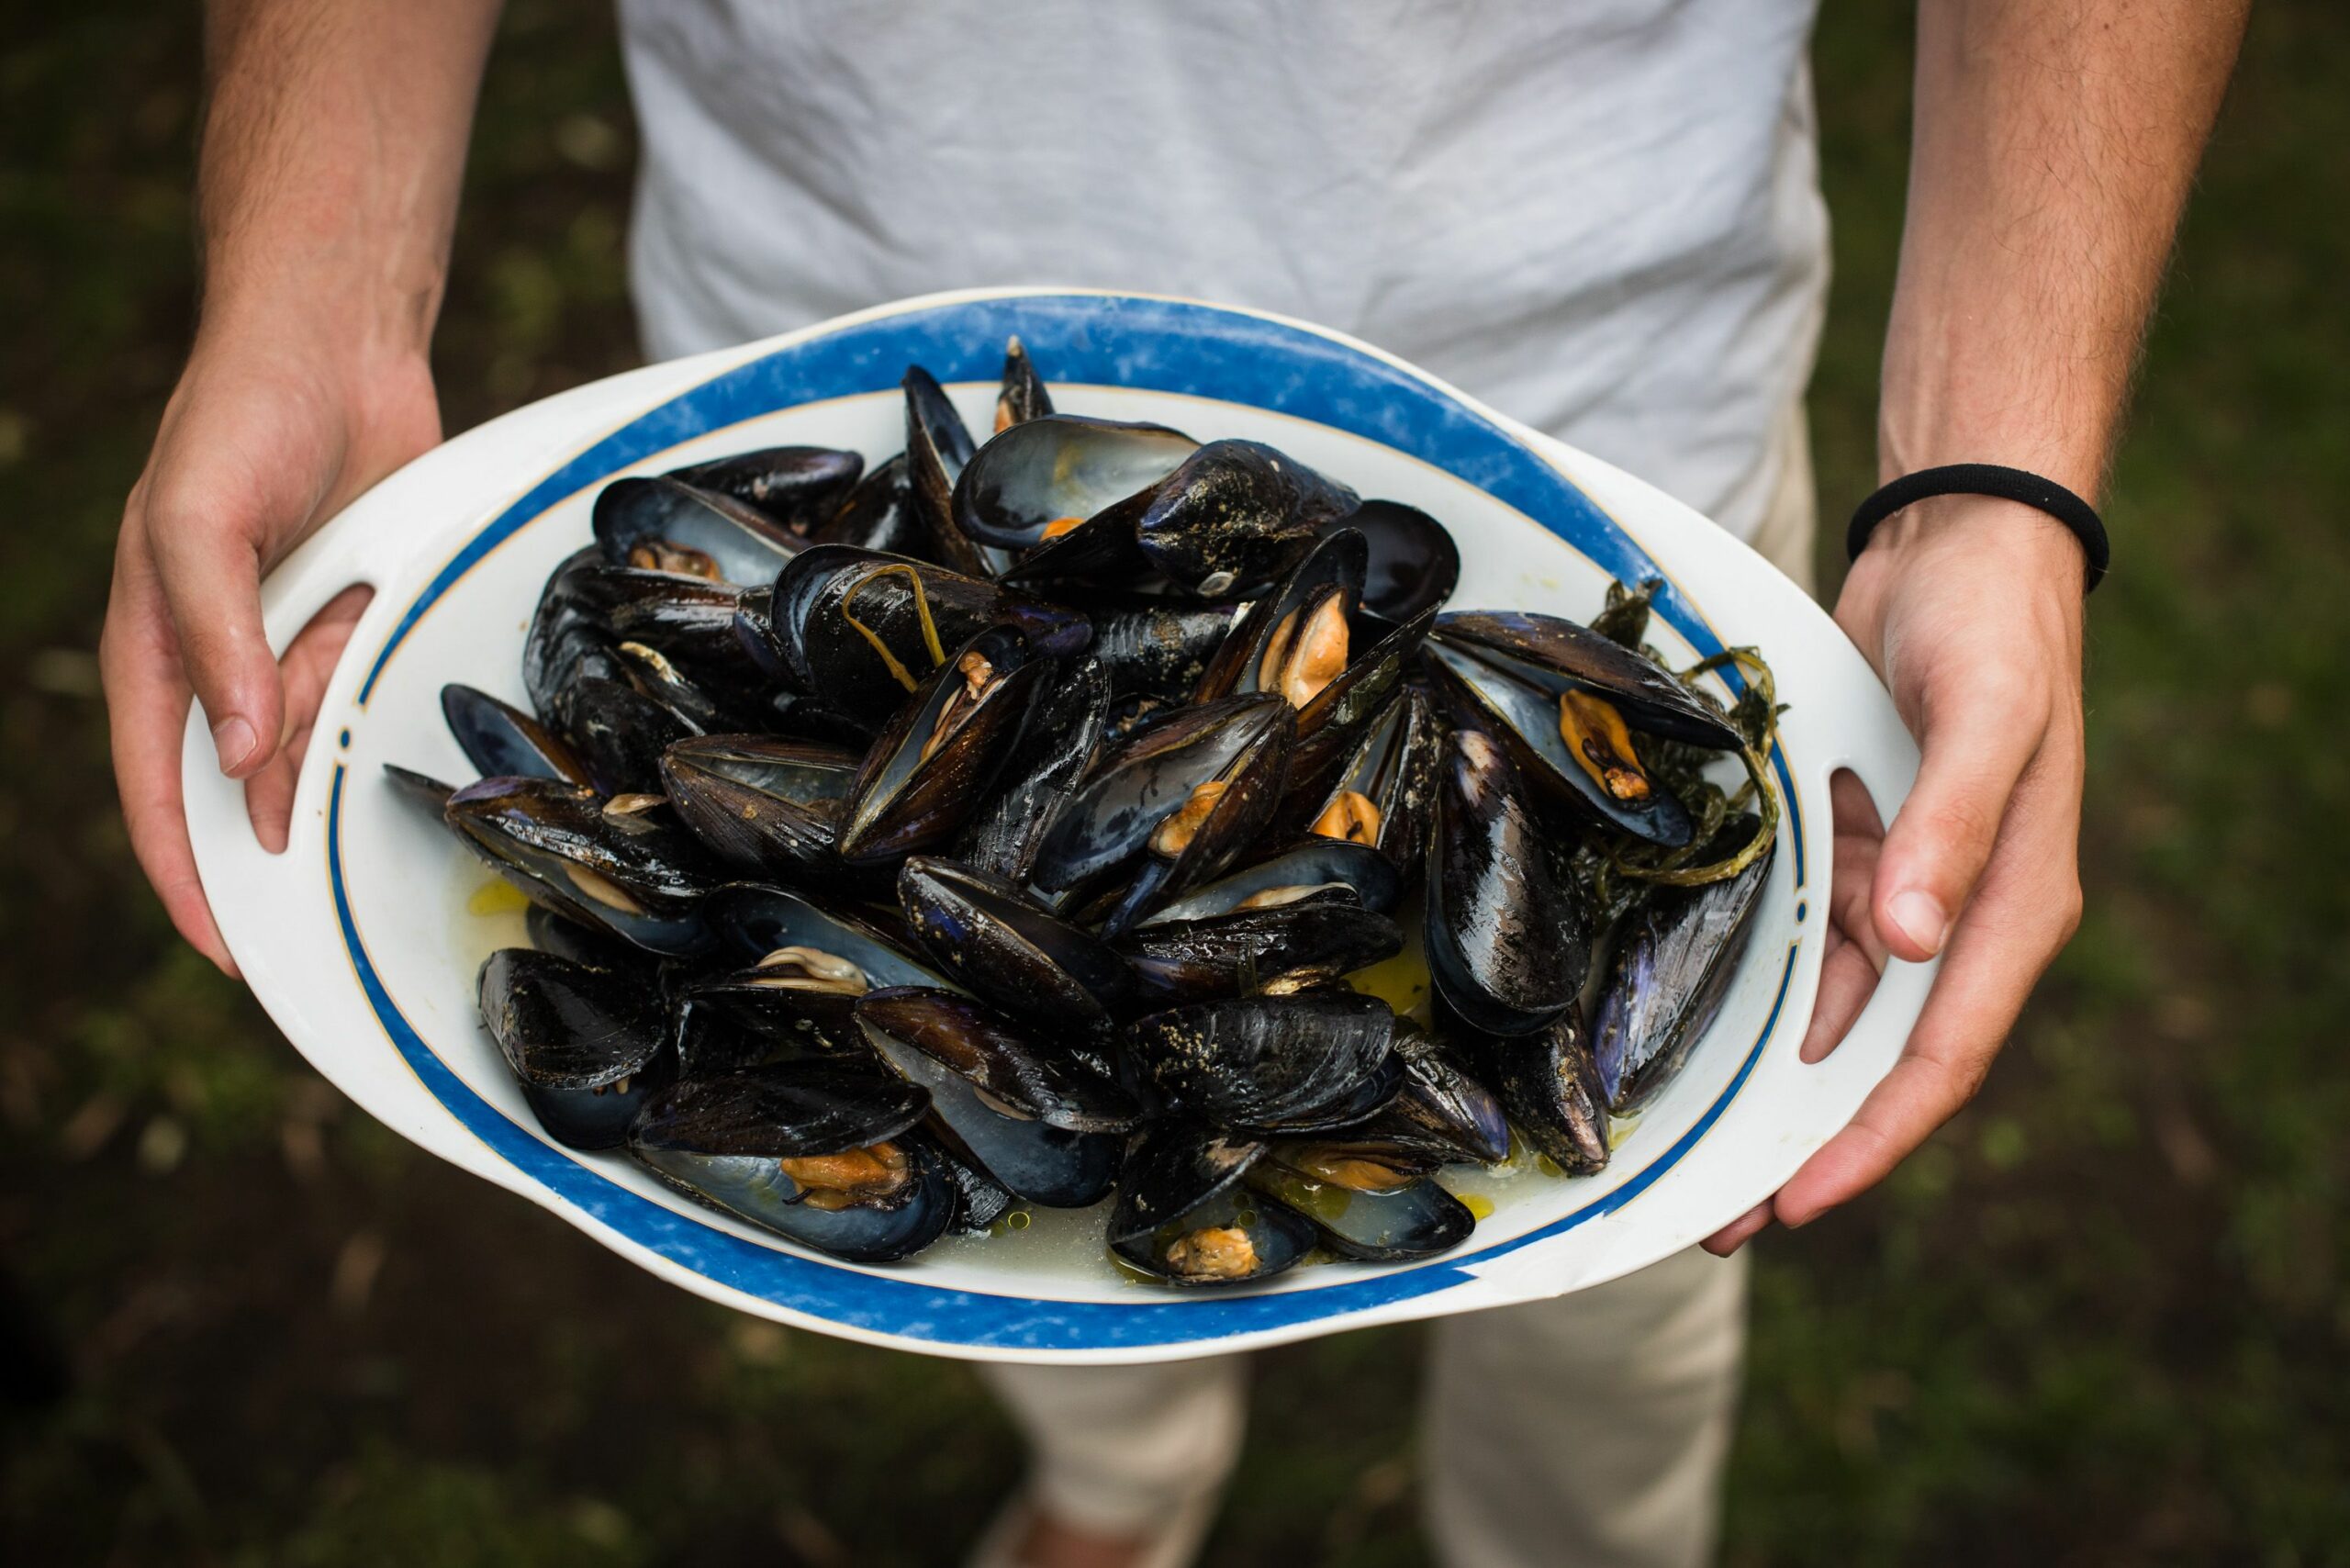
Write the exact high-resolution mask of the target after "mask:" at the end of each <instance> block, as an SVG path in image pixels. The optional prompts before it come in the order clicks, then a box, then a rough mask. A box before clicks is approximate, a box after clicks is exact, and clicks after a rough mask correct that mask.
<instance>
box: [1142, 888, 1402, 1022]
mask: <svg viewBox="0 0 2350 1568" xmlns="http://www.w3.org/2000/svg"><path fill="white" fill-rule="evenodd" d="M1403 946H1404V934H1403V933H1402V932H1401V931H1400V930H1398V929H1397V928H1396V925H1395V923H1394V922H1393V921H1392V920H1389V919H1388V918H1387V917H1386V916H1384V915H1380V914H1373V913H1371V912H1370V911H1369V910H1367V909H1365V908H1363V907H1362V905H1361V904H1360V903H1358V902H1355V900H1354V898H1353V896H1352V895H1351V894H1348V893H1346V892H1341V891H1338V890H1332V889H1324V890H1319V891H1315V892H1313V893H1310V894H1308V895H1306V896H1305V897H1304V898H1303V899H1301V900H1300V901H1298V902H1286V903H1281V904H1278V905H1275V906H1273V907H1271V908H1265V909H1244V910H1237V911H1234V912H1232V913H1226V914H1220V915H1213V916H1209V917H1207V918H1204V919H1200V920H1178V921H1168V922H1160V921H1157V920H1153V921H1150V922H1147V923H1145V924H1141V925H1138V926H1136V928H1135V929H1134V930H1132V931H1130V932H1128V933H1127V934H1126V935H1125V937H1124V938H1122V939H1121V941H1120V944H1119V950H1120V951H1121V952H1123V953H1124V954H1125V956H1126V960H1127V962H1128V963H1129V964H1130V965H1131V966H1132V967H1133V970H1134V975H1135V979H1136V983H1137V984H1138V985H1139V987H1140V989H1141V991H1142V993H1143V995H1144V997H1145V999H1146V1001H1147V1002H1149V1003H1151V1004H1156V1005H1165V1004H1168V1003H1171V1002H1204V1001H1208V1000H1211V999H1213V998H1216V997H1224V996H1244V995H1247V994H1248V993H1249V992H1251V991H1264V990H1272V991H1280V990H1282V989H1285V988H1289V987H1292V986H1294V985H1295V984H1296V983H1297V982H1299V981H1301V980H1305V981H1319V980H1332V979H1335V978H1337V976H1339V975H1343V974H1349V973H1351V972H1353V971H1354V970H1356V969H1361V968H1363V967H1365V966H1366V965H1369V964H1375V963H1378V962H1379V961H1380V960H1382V958H1393V957H1394V956H1395V955H1396V954H1397V953H1398V952H1400V951H1402V950H1403Z"/></svg>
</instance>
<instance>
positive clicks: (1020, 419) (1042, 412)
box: [995, 338, 1053, 435]
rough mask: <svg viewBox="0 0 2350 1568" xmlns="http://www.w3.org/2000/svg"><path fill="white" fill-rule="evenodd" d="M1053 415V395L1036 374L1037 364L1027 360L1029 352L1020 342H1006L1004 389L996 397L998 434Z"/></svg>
mask: <svg viewBox="0 0 2350 1568" xmlns="http://www.w3.org/2000/svg"><path fill="white" fill-rule="evenodd" d="M1052 411H1053V398H1052V394H1051V393H1049V392H1047V391H1046V389H1045V378H1044V377H1043V376H1041V375H1037V374H1036V365H1035V361H1033V360H1031V359H1030V358H1029V357H1028V350H1027V349H1026V348H1025V347H1024V346H1023V345H1022V343H1021V342H1020V340H1019V339H1018V338H1008V339H1006V340H1005V341H1004V345H1003V383H1002V390H1001V391H999V392H997V393H996V395H995V428H996V433H997V434H999V435H1001V434H1002V433H1003V432H1004V431H1008V430H1010V429H1011V428H1012V427H1013V426H1014V425H1016V424H1022V423H1024V422H1025V421H1027V420H1040V419H1043V418H1044V417H1045V416H1046V415H1047V414H1049V413H1051V412H1052Z"/></svg>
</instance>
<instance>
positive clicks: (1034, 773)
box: [955, 655, 1110, 882]
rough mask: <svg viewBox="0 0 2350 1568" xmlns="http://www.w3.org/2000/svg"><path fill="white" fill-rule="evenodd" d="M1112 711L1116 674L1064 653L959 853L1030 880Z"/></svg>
mask: <svg viewBox="0 0 2350 1568" xmlns="http://www.w3.org/2000/svg"><path fill="white" fill-rule="evenodd" d="M1109 717H1110V682H1109V678H1108V677H1107V676H1106V675H1104V674H1103V672H1102V666H1101V665H1100V664H1099V663H1098V662H1097V661H1095V660H1094V659H1093V658H1092V657H1091V656H1090V655H1089V656H1088V657H1085V658H1081V659H1071V660H1063V661H1060V662H1059V664H1058V665H1057V666H1056V667H1055V668H1054V669H1053V671H1052V672H1051V673H1050V674H1049V675H1047V676H1046V677H1045V678H1044V680H1043V684H1042V685H1041V686H1040V688H1039V689H1038V691H1037V693H1036V696H1035V699H1034V700H1031V701H1030V702H1029V704H1028V714H1027V719H1026V722H1024V724H1023V725H1022V727H1021V731H1020V738H1019V739H1018V740H1017V741H1015V742H1014V743H1013V747H1012V750H1011V752H1010V753H1009V754H1008V755H1007V756H1005V758H1004V763H1003V766H1002V767H1001V768H1000V769H998V770H997V773H996V778H995V782H994V783H993V784H992V785H990V786H989V788H988V789H987V790H984V791H982V792H981V794H980V796H979V802H978V804H976V805H975V806H973V808H972V809H971V814H970V816H969V818H968V820H966V821H965V823H964V824H963V832H962V834H961V836H960V837H958V838H957V840H956V845H955V858H956V859H957V860H960V861H962V862H963V863H964V864H965V865H967V866H969V867H972V868H975V869H978V870H981V871H986V872H990V873H992V874H993V875H995V876H999V877H1002V878H1006V879H1010V880H1013V881H1019V882H1024V881H1025V880H1027V878H1028V873H1029V870H1030V868H1032V867H1033V866H1034V865H1035V860H1036V850H1037V847H1038V846H1040V845H1042V844H1043V843H1044V839H1045V834H1046V833H1047V832H1049V831H1050V830H1051V828H1052V825H1053V822H1054V820H1055V819H1056V818H1057V816H1059V814H1060V812H1061V810H1062V808H1063V807H1064V806H1066V805H1067V804H1068V802H1069V798H1070V796H1071V795H1072V794H1074V793H1075V791H1076V790H1077V786H1078V781H1079V780H1080V778H1083V777H1084V776H1085V771H1086V769H1088V768H1089V767H1092V766H1093V759H1094V756H1095V755H1096V754H1097V753H1098V752H1099V751H1100V750H1101V747H1102V738H1103V734H1104V733H1105V731H1106V730H1107V728H1108V724H1109Z"/></svg>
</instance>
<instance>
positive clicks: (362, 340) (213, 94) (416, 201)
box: [197, 0, 498, 360]
mask: <svg viewBox="0 0 2350 1568" xmlns="http://www.w3.org/2000/svg"><path fill="white" fill-rule="evenodd" d="M497 17H498V0H214V3H213V4H212V5H211V6H210V7H209V15H208V17H207V28H206V55H207V74H208V77H209V82H210V100H209V104H208V106H207V112H206V116H205V125H204V138H203V152H202V159H201V166H200V169H199V174H198V180H197V192H198V203H197V205H198V213H199V218H200V226H201V232H202V243H203V256H204V269H205V287H204V327H205V330H206V331H207V333H210V332H214V331H218V330H228V331H233V332H235V333H237V334H239V335H240V336H243V337H248V338H255V339H260V340H263V341H266V340H268V339H270V338H272V337H274V336H275V335H277V334H280V333H285V332H297V333H299V334H300V335H301V336H302V337H303V338H304V340H305V343H306V350H308V349H311V348H314V347H315V345H316V344H317V343H319V342H332V343H334V344H336V345H337V346H338V347H340V348H341V349H342V350H344V351H346V352H348V353H351V354H352V355H353V356H354V357H356V358H358V359H361V360H366V359H380V358H383V357H386V356H404V357H408V358H414V359H420V358H421V356H422V354H423V353H424V350H425V347H426V345H427V343H428V342H430V340H431V332H432V323H433V320H434V319H435V317H436V316H437V315H438V314H439V311H440V306H441V298H442V287H443V284H444V282H445V279H446V275H447V269H448V255H449V242H450V236H451V233H452V230H453V227H454V224H455V220H456V210H457V195H458V187H459V184H460V181H461V178H462V175H463V173H464V154H465V142H466V138H467V135H468V132H469V130H470V129H471V124H472V117H473V105H474V99H475V95H476V92H477V90H478V89H479V86H480V82H481V73H482V67H483V63H484V62H485V60H486V59H487V54H488V50H489V41H490V35H491V33H492V31H493V29H494V28H495V25H496V22H497Z"/></svg>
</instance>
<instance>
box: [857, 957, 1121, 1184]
mask: <svg viewBox="0 0 2350 1568" xmlns="http://www.w3.org/2000/svg"><path fill="white" fill-rule="evenodd" d="M856 1019H857V1023H858V1025H859V1026H860V1027H861V1028H862V1029H863V1030H864V1033H865V1038H866V1043H867V1045H869V1046H870V1047H872V1048H873V1049H874V1051H875V1052H877V1053H878V1055H879V1056H880V1057H881V1058H882V1059H883V1060H885V1061H887V1062H888V1063H889V1064H890V1066H891V1067H893V1068H895V1069H896V1070H898V1071H899V1072H901V1073H902V1074H903V1075H905V1077H906V1078H907V1079H909V1080H910V1081H912V1082H915V1083H918V1084H920V1085H922V1086H923V1088H925V1089H927V1090H928V1091H929V1092H930V1094H931V1100H932V1104H933V1107H934V1111H935V1113H936V1114H937V1115H938V1117H939V1118H940V1120H942V1121H944V1122H945V1123H946V1126H947V1129H948V1130H949V1131H950V1132H952V1133H953V1134H954V1136H955V1138H956V1141H957V1143H958V1144H959V1145H960V1146H961V1147H962V1148H963V1149H964V1150H965V1151H967V1152H968V1154H969V1155H970V1157H971V1159H973V1160H974V1161H975V1162H976V1163H977V1165H978V1166H979V1169H980V1170H981V1171H982V1172H983V1173H985V1174H986V1175H988V1176H990V1177H991V1178H993V1179H994V1180H995V1181H996V1182H1000V1183H1001V1184H1002V1185H1003V1186H1004V1187H1006V1188H1008V1189H1009V1190H1010V1191H1012V1192H1013V1193H1017V1194H1018V1195H1020V1196H1021V1197H1023V1198H1025V1199H1027V1200H1028V1201H1029V1202H1031V1203H1036V1204H1044V1205H1046V1207H1048V1208H1083V1207H1085V1206H1086V1205H1088V1204H1093V1203H1096V1202H1098V1201H1100V1199H1101V1198H1102V1196H1103V1195H1104V1194H1105V1193H1108V1192H1109V1190H1110V1183H1111V1182H1113V1181H1114V1180H1116V1177H1117V1171H1118V1163H1119V1158H1120V1155H1121V1152H1122V1148H1123V1144H1124V1138H1123V1136H1122V1135H1123V1134H1125V1132H1127V1131H1128V1130H1130V1129H1131V1128H1132V1127H1133V1126H1135V1124H1136V1122H1137V1121H1138V1120H1140V1117H1141V1112H1140V1109H1139V1107H1137V1106H1136V1104H1135V1103H1134V1101H1133V1099H1132V1098H1131V1097H1130V1096H1128V1095H1127V1094H1126V1092H1125V1090H1123V1089H1121V1088H1119V1087H1118V1085H1117V1084H1116V1083H1115V1082H1114V1081H1112V1080H1111V1079H1109V1078H1108V1077H1106V1076H1104V1075H1102V1074H1101V1073H1099V1072H1097V1071H1095V1070H1093V1069H1091V1067H1088V1066H1087V1065H1086V1064H1085V1063H1084V1062H1082V1061H1081V1060H1080V1059H1079V1058H1076V1057H1073V1056H1070V1055H1069V1054H1068V1053H1067V1052H1064V1051H1057V1050H1055V1049H1053V1048H1052V1047H1048V1046H1046V1045H1045V1044H1043V1043H1042V1042H1041V1041H1040V1040H1038V1039H1036V1038H1035V1037H1033V1036H1030V1035H1028V1034H1026V1033H1024V1031H1023V1030H1022V1029H1021V1027H1020V1026H1019V1025H1015V1024H1014V1023H1013V1021H1012V1020H1011V1019H1010V1018H1007V1017H1005V1016H1004V1015H1003V1014H1000V1013H997V1012H995V1011H994V1010H993V1009H991V1008H989V1007H987V1006H985V1005H984V1004H982V1003H980V1002H974V1001H972V1000H971V999H970V998H968V997H964V996H957V995H956V994H955V993H953V992H952V991H926V990H897V991H876V992H873V993H872V994H871V995H868V996H867V997H866V998H865V999H864V1000H863V1001H861V1002H858V1003H857V1004H856Z"/></svg>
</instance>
